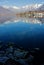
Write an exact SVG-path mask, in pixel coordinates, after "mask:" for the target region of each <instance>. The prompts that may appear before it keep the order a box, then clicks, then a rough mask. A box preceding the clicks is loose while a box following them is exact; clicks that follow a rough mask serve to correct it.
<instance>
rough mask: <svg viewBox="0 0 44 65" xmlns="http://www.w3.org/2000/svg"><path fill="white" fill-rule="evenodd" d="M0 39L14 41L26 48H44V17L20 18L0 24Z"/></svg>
mask: <svg viewBox="0 0 44 65" xmlns="http://www.w3.org/2000/svg"><path fill="white" fill-rule="evenodd" d="M0 41H3V42H4V44H6V43H7V42H14V43H16V44H18V45H20V46H23V47H24V48H35V47H37V48H38V47H39V48H43V49H44V19H29V18H27V19H26V18H21V19H20V18H19V19H14V18H13V19H11V20H9V21H8V20H7V21H4V22H3V23H1V24H0Z"/></svg>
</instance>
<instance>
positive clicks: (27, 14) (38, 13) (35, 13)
mask: <svg viewBox="0 0 44 65" xmlns="http://www.w3.org/2000/svg"><path fill="white" fill-rule="evenodd" d="M16 15H17V16H20V17H23V16H24V17H30V18H44V11H29V12H24V13H18V14H16Z"/></svg>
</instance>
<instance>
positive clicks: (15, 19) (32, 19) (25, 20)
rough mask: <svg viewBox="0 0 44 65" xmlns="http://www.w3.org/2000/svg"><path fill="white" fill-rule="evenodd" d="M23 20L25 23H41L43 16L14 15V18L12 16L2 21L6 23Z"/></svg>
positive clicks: (43, 19) (43, 20)
mask: <svg viewBox="0 0 44 65" xmlns="http://www.w3.org/2000/svg"><path fill="white" fill-rule="evenodd" d="M21 21H22V22H25V23H35V24H36V23H38V24H42V23H44V18H26V17H24V18H22V17H18V18H17V17H16V18H12V19H9V20H6V21H3V22H4V23H5V24H7V23H12V22H14V23H17V22H21Z"/></svg>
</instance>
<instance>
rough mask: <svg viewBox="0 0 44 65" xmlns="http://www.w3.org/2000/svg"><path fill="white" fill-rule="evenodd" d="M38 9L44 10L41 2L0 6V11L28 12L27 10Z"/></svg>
mask: <svg viewBox="0 0 44 65" xmlns="http://www.w3.org/2000/svg"><path fill="white" fill-rule="evenodd" d="M39 10H44V5H43V4H32V5H26V6H22V7H17V6H0V13H20V12H28V11H39Z"/></svg>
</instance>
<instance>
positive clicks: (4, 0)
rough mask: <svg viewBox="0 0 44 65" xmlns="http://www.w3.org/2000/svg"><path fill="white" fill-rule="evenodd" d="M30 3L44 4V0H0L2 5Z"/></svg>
mask: <svg viewBox="0 0 44 65" xmlns="http://www.w3.org/2000/svg"><path fill="white" fill-rule="evenodd" d="M30 4H44V0H0V6H1V5H6V6H25V5H30Z"/></svg>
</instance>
